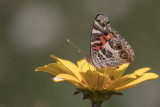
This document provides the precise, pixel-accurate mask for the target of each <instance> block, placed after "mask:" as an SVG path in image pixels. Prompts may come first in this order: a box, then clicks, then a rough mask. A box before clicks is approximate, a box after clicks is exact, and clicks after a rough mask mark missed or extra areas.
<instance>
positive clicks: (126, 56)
mask: <svg viewBox="0 0 160 107" xmlns="http://www.w3.org/2000/svg"><path fill="white" fill-rule="evenodd" d="M120 57H121V58H122V59H127V58H128V54H127V52H126V51H121V52H120Z"/></svg>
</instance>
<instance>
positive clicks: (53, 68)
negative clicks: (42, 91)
mask: <svg viewBox="0 0 160 107" xmlns="http://www.w3.org/2000/svg"><path fill="white" fill-rule="evenodd" d="M35 71H43V72H47V73H50V74H52V75H58V74H71V75H74V74H73V73H72V72H71V71H70V70H69V69H68V68H66V67H65V66H63V65H62V64H58V63H50V64H48V65H45V66H42V67H38V68H36V70H35Z"/></svg>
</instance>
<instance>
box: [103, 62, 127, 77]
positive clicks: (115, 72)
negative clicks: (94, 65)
mask: <svg viewBox="0 0 160 107" xmlns="http://www.w3.org/2000/svg"><path fill="white" fill-rule="evenodd" d="M128 66H129V63H125V64H123V65H121V66H120V67H119V68H118V69H111V68H107V69H106V71H107V74H108V75H110V76H113V77H114V79H115V80H116V79H117V78H120V77H121V76H122V75H123V74H124V72H125V71H126V69H127V68H128Z"/></svg>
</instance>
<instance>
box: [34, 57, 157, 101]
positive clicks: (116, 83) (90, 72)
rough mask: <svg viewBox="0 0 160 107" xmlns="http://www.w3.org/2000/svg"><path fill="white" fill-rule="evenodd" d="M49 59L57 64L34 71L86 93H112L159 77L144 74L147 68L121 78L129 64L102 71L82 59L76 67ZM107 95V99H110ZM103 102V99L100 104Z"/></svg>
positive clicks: (67, 62) (65, 61)
mask: <svg viewBox="0 0 160 107" xmlns="http://www.w3.org/2000/svg"><path fill="white" fill-rule="evenodd" d="M51 57H52V58H53V59H56V60H57V63H50V64H48V65H45V66H42V67H38V68H36V70H35V71H43V72H47V73H50V74H52V75H55V76H56V77H55V78H54V79H53V81H55V82H61V81H67V82H69V83H72V84H73V85H75V86H77V87H78V89H80V90H81V91H82V90H86V91H87V92H88V93H90V92H93V93H95V92H100V93H101V92H102V93H105V92H108V93H114V92H116V91H122V90H126V89H129V88H133V87H135V86H136V85H138V84H139V83H141V82H143V81H147V80H151V79H156V78H158V77H159V76H158V75H157V74H155V73H146V72H147V71H149V70H150V69H151V68H149V67H146V68H141V69H138V70H136V71H134V72H133V73H131V74H128V75H124V76H123V74H124V72H125V71H126V69H127V67H128V66H129V63H126V64H123V65H121V66H120V67H119V68H118V69H111V68H107V69H106V70H104V69H95V68H94V67H93V66H92V65H91V64H89V63H88V62H86V61H85V60H84V59H82V60H81V61H78V62H77V65H75V64H74V63H72V62H70V61H68V60H64V59H61V58H58V57H56V56H54V55H51ZM86 91H85V92H84V91H82V93H83V94H84V93H86ZM108 93H107V97H110V96H109V95H108ZM84 95H87V94H84ZM94 95H95V94H94ZM92 97H93V96H92ZM90 99H91V98H90ZM100 100H101V99H100ZM103 101H104V99H103V100H102V102H103Z"/></svg>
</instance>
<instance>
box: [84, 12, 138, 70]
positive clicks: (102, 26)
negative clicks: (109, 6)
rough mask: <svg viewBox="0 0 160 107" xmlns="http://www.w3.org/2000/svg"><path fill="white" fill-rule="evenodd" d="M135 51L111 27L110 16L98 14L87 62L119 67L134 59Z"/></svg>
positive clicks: (105, 66) (98, 66) (99, 66)
mask: <svg viewBox="0 0 160 107" xmlns="http://www.w3.org/2000/svg"><path fill="white" fill-rule="evenodd" d="M134 57H135V55H134V51H133V49H132V48H131V46H130V45H129V44H128V42H127V41H126V40H125V39H124V38H123V37H122V36H120V35H119V33H118V32H117V31H116V30H115V29H114V28H112V27H111V25H110V20H109V18H108V17H107V16H106V15H104V14H98V15H97V16H96V18H95V21H94V23H93V28H92V35H91V45H90V56H86V57H85V59H86V60H87V62H89V63H91V64H92V65H93V66H94V67H96V68H107V67H109V68H118V67H119V66H120V65H122V64H124V63H130V62H133V61H134Z"/></svg>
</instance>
